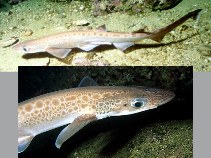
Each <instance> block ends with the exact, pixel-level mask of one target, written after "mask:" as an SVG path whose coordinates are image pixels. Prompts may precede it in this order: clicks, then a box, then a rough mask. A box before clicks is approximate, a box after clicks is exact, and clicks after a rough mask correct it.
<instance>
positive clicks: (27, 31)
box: [24, 29, 33, 36]
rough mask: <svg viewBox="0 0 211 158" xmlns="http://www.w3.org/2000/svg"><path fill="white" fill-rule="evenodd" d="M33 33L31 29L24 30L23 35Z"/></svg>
mask: <svg viewBox="0 0 211 158" xmlns="http://www.w3.org/2000/svg"><path fill="white" fill-rule="evenodd" d="M32 34H33V31H32V30H31V29H29V30H26V32H25V33H24V36H31V35H32Z"/></svg>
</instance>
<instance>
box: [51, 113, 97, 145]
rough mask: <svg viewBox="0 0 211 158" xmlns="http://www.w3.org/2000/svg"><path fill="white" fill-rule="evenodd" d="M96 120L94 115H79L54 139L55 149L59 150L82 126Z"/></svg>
mask: <svg viewBox="0 0 211 158" xmlns="http://www.w3.org/2000/svg"><path fill="white" fill-rule="evenodd" d="M94 120H96V116H95V115H88V114H86V115H81V116H79V117H78V118H77V119H75V120H74V121H73V123H71V124H69V125H68V126H67V127H65V128H64V129H63V130H62V131H61V133H60V134H59V136H58V137H57V139H56V143H55V145H56V147H57V148H60V147H61V146H62V144H63V143H64V142H65V141H66V140H68V139H69V138H70V137H72V136H73V135H74V134H75V133H76V132H78V131H79V130H80V129H82V128H83V127H84V126H86V125H87V124H88V123H90V122H92V121H94Z"/></svg>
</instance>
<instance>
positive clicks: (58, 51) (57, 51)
mask: <svg viewBox="0 0 211 158" xmlns="http://www.w3.org/2000/svg"><path fill="white" fill-rule="evenodd" d="M71 50H72V49H69V48H52V47H50V48H47V49H46V52H48V53H50V54H51V55H53V56H55V57H57V58H65V57H66V56H67V55H68V54H69V53H70V51H71Z"/></svg>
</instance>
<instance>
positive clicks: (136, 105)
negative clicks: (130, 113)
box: [134, 101, 144, 108]
mask: <svg viewBox="0 0 211 158" xmlns="http://www.w3.org/2000/svg"><path fill="white" fill-rule="evenodd" d="M143 105H144V102H143V101H139V102H135V103H134V106H135V107H136V108H140V107H142V106H143Z"/></svg>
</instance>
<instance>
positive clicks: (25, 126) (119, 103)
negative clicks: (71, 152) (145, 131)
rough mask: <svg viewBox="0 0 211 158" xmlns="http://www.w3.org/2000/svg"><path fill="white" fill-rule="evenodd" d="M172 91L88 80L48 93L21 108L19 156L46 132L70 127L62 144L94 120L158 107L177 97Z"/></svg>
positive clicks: (61, 136) (62, 135) (58, 143)
mask: <svg viewBox="0 0 211 158" xmlns="http://www.w3.org/2000/svg"><path fill="white" fill-rule="evenodd" d="M174 96H175V94H174V93H173V92H171V91H169V90H163V89H157V88H147V87H138V86H137V87H124V86H98V85H97V83H96V82H95V81H94V80H93V79H92V78H90V77H88V76H86V77H84V78H83V79H82V80H81V82H80V83H79V85H78V87H76V88H71V89H67V90H61V91H57V92H51V93H47V94H44V95H41V96H38V97H35V98H32V99H29V100H26V101H24V102H21V103H19V105H18V153H21V152H23V151H24V150H25V149H26V148H27V147H28V146H29V144H30V142H31V141H32V139H33V138H34V137H35V136H36V135H38V134H40V133H43V132H46V131H49V130H52V129H55V128H57V127H60V126H64V125H67V126H66V127H65V128H64V129H63V130H62V131H61V133H60V134H59V135H58V137H57V139H56V142H55V145H56V147H57V148H60V147H61V146H62V144H63V143H64V142H65V141H66V140H68V139H69V138H70V137H72V136H73V135H74V134H75V133H76V132H78V131H79V130H80V129H82V128H83V127H84V126H86V125H87V124H89V123H90V122H92V121H95V120H100V119H103V118H107V117H111V116H122V115H130V114H135V113H139V112H142V111H146V110H150V109H154V108H157V107H158V106H160V105H163V104H165V103H167V102H169V101H170V100H172V99H173V98H174Z"/></svg>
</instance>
